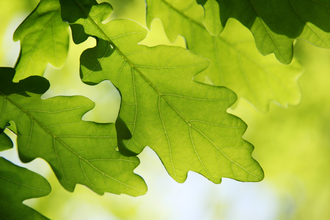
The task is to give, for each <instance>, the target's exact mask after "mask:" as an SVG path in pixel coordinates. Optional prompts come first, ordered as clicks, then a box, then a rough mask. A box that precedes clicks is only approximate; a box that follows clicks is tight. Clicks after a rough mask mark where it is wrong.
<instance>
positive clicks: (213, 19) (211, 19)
mask: <svg viewBox="0 0 330 220" xmlns="http://www.w3.org/2000/svg"><path fill="white" fill-rule="evenodd" d="M204 9H205V13H204V26H205V28H206V29H207V30H208V31H209V32H210V34H212V35H214V36H218V35H219V34H220V33H221V31H222V30H223V26H222V24H221V22H220V9H219V5H218V3H217V2H216V0H208V1H207V2H205V4H204Z"/></svg>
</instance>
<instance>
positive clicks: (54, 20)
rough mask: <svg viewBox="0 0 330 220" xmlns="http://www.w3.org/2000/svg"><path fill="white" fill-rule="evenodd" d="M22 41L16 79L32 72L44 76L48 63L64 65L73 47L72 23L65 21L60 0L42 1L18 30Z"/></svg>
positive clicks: (19, 38) (18, 36) (17, 37)
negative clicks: (70, 39) (70, 48)
mask: <svg viewBox="0 0 330 220" xmlns="http://www.w3.org/2000/svg"><path fill="white" fill-rule="evenodd" d="M14 40H15V41H18V40H19V41H20V42H21V53H20V57H19V59H18V61H17V63H16V67H15V69H16V75H15V77H14V82H18V81H19V80H21V79H24V78H26V77H29V76H32V75H38V76H42V75H43V72H44V70H45V68H46V65H47V64H48V63H50V64H52V65H53V66H54V67H61V66H62V65H63V64H64V62H65V60H66V57H67V54H68V47H69V29H68V24H67V23H66V22H63V21H62V18H61V11H60V5H59V3H58V0H41V2H40V3H39V5H38V6H37V8H36V9H35V10H34V11H33V12H32V13H31V14H30V15H29V16H28V17H27V18H26V19H25V20H24V21H23V23H22V24H21V25H20V26H19V27H18V28H17V29H16V31H15V33H14Z"/></svg>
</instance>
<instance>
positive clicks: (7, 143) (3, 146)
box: [0, 121, 17, 151]
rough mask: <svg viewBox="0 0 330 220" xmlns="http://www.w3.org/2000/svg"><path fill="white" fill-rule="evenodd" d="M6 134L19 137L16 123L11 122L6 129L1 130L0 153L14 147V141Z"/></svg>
mask: <svg viewBox="0 0 330 220" xmlns="http://www.w3.org/2000/svg"><path fill="white" fill-rule="evenodd" d="M0 129H1V128H0ZM6 132H11V133H13V134H14V135H17V127H16V123H15V122H14V121H9V122H8V123H7V125H6V127H5V128H4V129H1V130H0V151H4V150H8V149H11V148H12V147H13V143H12V140H11V139H10V138H9V136H8V135H7V134H8V133H6Z"/></svg>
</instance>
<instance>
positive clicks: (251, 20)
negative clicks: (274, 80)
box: [206, 0, 330, 64]
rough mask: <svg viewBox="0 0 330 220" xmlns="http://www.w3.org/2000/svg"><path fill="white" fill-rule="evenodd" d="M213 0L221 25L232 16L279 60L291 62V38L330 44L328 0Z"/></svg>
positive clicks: (266, 52) (323, 44)
mask: <svg viewBox="0 0 330 220" xmlns="http://www.w3.org/2000/svg"><path fill="white" fill-rule="evenodd" d="M209 1H214V0H209ZM217 1H218V3H219V5H220V16H221V22H222V25H223V26H224V25H225V23H226V22H227V21H228V19H229V18H236V19H237V20H239V21H240V22H241V23H242V24H244V25H245V26H246V27H247V28H249V29H250V30H251V32H252V33H253V35H254V37H255V41H256V44H257V47H258V49H259V50H260V52H261V53H262V54H264V55H267V54H270V53H275V55H276V57H277V59H278V60H279V61H281V62H282V63H286V64H288V63H290V62H291V60H292V58H293V42H294V40H295V39H303V40H306V41H308V42H311V43H312V44H315V45H316V46H319V47H325V48H330V34H329V32H330V22H329V8H330V2H329V1H328V0H320V1H314V0H276V1H265V0H217ZM206 4H209V3H206ZM208 13H210V14H213V11H208ZM210 16H211V15H210ZM222 25H221V26H220V27H222Z"/></svg>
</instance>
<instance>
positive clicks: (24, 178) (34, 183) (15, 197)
mask: <svg viewBox="0 0 330 220" xmlns="http://www.w3.org/2000/svg"><path fill="white" fill-rule="evenodd" d="M50 191H51V187H50V185H49V183H48V182H47V180H46V179H45V178H43V177H42V176H40V175H39V174H36V173H34V172H32V171H30V170H28V169H26V168H23V167H19V166H16V165H15V164H12V163H11V162H9V161H7V160H6V159H4V158H2V157H0V198H1V199H0V210H1V212H0V219H26V220H28V219H30V220H35V219H48V218H46V217H44V216H43V215H41V214H40V213H39V212H37V211H35V210H34V209H32V208H30V207H28V206H26V205H24V204H22V202H23V201H24V200H26V199H31V198H37V197H42V196H46V195H48V194H49V193H50Z"/></svg>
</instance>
